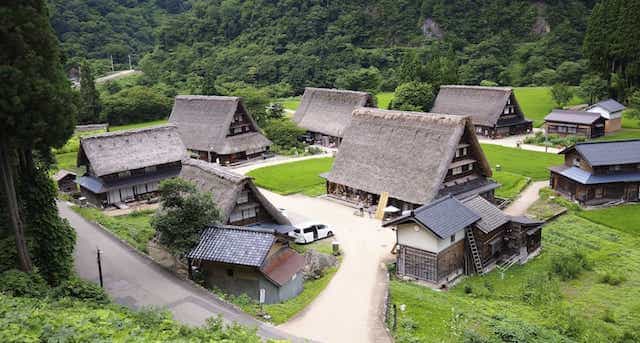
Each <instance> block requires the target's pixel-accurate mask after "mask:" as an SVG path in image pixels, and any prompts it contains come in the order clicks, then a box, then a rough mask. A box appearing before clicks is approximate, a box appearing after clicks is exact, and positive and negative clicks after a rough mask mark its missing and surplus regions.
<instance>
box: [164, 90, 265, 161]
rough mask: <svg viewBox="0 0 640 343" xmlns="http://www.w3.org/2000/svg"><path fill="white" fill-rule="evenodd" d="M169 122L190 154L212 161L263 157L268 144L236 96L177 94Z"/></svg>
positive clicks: (245, 159)
mask: <svg viewBox="0 0 640 343" xmlns="http://www.w3.org/2000/svg"><path fill="white" fill-rule="evenodd" d="M169 122H171V123H173V124H175V125H176V126H177V127H178V132H179V133H180V137H181V138H182V141H183V142H184V145H185V146H186V147H187V149H189V151H190V152H191V153H192V156H193V157H195V158H198V159H201V160H204V161H208V162H212V163H218V164H221V165H229V164H235V163H239V162H243V161H247V160H251V159H257V158H263V156H264V154H265V152H267V151H269V146H271V141H270V140H268V139H267V138H266V137H265V136H264V135H262V133H260V130H259V128H258V125H257V124H256V122H255V121H254V120H253V118H252V117H251V115H250V114H249V112H247V109H246V108H245V106H244V104H243V103H242V99H240V98H239V97H230V96H203V95H179V96H177V97H176V99H175V103H174V105H173V110H172V111H171V116H170V117H169Z"/></svg>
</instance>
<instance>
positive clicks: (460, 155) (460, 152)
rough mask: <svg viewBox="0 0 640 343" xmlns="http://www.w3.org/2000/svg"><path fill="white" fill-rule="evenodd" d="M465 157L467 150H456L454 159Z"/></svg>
mask: <svg viewBox="0 0 640 343" xmlns="http://www.w3.org/2000/svg"><path fill="white" fill-rule="evenodd" d="M462 156H467V148H460V149H458V150H456V158H459V157H462Z"/></svg>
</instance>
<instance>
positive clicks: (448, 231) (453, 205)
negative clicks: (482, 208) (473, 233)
mask: <svg viewBox="0 0 640 343" xmlns="http://www.w3.org/2000/svg"><path fill="white" fill-rule="evenodd" d="M480 219H481V217H480V216H479V215H477V214H476V213H474V212H472V211H471V210H470V209H468V208H467V207H465V205H463V204H462V203H461V202H460V201H458V200H457V199H456V198H454V197H452V196H446V197H443V198H440V199H438V200H436V201H434V202H432V203H430V204H427V205H424V206H421V207H419V208H417V209H415V210H414V211H413V212H412V213H411V214H410V215H409V216H405V217H401V218H398V219H396V220H394V221H392V222H389V223H386V224H385V226H388V225H394V224H399V223H402V222H406V221H407V220H411V221H415V222H417V223H419V224H421V225H422V226H424V227H425V228H427V229H429V230H430V231H431V232H433V233H434V234H435V235H436V236H438V237H439V238H441V239H444V238H447V237H449V236H451V235H453V234H455V233H456V232H458V231H460V230H463V229H464V228H466V227H467V226H469V225H471V224H473V223H475V222H477V221H478V220H480Z"/></svg>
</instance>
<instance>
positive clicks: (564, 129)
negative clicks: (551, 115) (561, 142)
mask: <svg viewBox="0 0 640 343" xmlns="http://www.w3.org/2000/svg"><path fill="white" fill-rule="evenodd" d="M558 132H567V127H566V126H558Z"/></svg>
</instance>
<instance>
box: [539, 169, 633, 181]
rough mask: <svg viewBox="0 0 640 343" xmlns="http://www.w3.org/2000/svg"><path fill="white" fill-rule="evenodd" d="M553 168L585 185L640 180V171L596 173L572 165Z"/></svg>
mask: <svg viewBox="0 0 640 343" xmlns="http://www.w3.org/2000/svg"><path fill="white" fill-rule="evenodd" d="M551 170H552V171H554V172H556V173H558V174H560V175H562V176H564V177H566V178H569V179H571V180H573V181H576V182H579V183H581V184H583V185H595V184H602V183H614V182H640V172H635V173H611V174H607V175H594V174H591V173H589V172H588V171H585V170H582V169H580V168H578V167H570V168H566V169H565V168H552V169H551Z"/></svg>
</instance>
